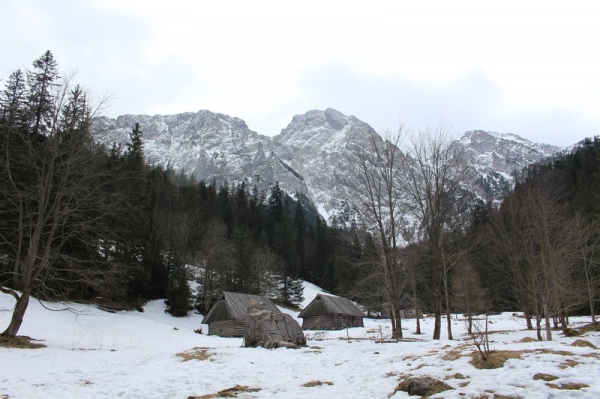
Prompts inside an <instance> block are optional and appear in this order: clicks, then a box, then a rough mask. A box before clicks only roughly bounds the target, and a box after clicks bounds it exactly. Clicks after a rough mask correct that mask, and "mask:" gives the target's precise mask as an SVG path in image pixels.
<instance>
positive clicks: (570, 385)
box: [546, 383, 590, 391]
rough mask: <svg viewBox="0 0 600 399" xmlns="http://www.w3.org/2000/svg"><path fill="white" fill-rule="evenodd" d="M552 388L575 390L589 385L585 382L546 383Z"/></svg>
mask: <svg viewBox="0 0 600 399" xmlns="http://www.w3.org/2000/svg"><path fill="white" fill-rule="evenodd" d="M546 385H548V386H549V387H550V388H552V389H563V390H572V391H576V390H578V389H581V388H589V387H590V386H589V385H586V384H577V383H565V384H558V385H557V384H546Z"/></svg>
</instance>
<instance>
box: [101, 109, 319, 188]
mask: <svg viewBox="0 0 600 399" xmlns="http://www.w3.org/2000/svg"><path fill="white" fill-rule="evenodd" d="M135 123H139V124H140V126H141V128H142V132H143V136H142V137H143V140H144V153H145V155H146V160H147V161H148V162H149V163H151V164H163V165H167V164H169V165H170V166H171V167H172V168H174V169H175V170H182V169H183V170H185V172H186V173H187V174H188V175H191V174H193V175H194V177H195V178H196V179H198V180H205V181H207V182H210V181H212V180H213V179H214V180H215V181H216V182H217V184H219V185H220V184H223V183H224V182H226V181H228V182H230V183H233V182H238V183H241V182H245V183H246V184H248V185H249V186H250V187H253V186H255V185H256V186H257V187H258V189H259V190H266V189H268V188H269V187H270V185H271V184H272V183H273V182H275V181H279V182H280V183H281V185H282V186H283V187H286V188H289V187H294V188H297V189H298V190H300V191H302V192H307V191H308V190H307V188H306V184H305V183H304V182H303V179H302V177H301V176H300V175H299V174H298V173H296V172H295V171H294V170H292V169H291V168H290V167H289V166H288V165H285V164H284V163H282V162H281V161H280V160H279V159H278V158H277V157H276V156H274V155H273V149H272V143H271V140H270V139H269V138H268V137H265V136H261V135H259V134H258V133H256V132H254V131H252V130H250V129H249V128H248V126H247V125H246V123H245V122H244V121H243V120H241V119H239V118H233V117H230V116H228V115H224V114H217V113H213V112H210V111H206V110H204V111H199V112H197V113H191V112H188V113H183V114H177V115H155V116H148V115H123V116H120V117H118V118H117V119H109V118H104V117H103V118H98V119H96V120H95V122H94V128H95V131H96V134H95V137H96V139H97V140H98V141H100V142H102V143H105V144H107V145H110V144H111V143H113V142H116V143H117V144H121V145H124V144H125V143H126V142H128V140H129V133H130V132H131V128H132V126H134V125H135Z"/></svg>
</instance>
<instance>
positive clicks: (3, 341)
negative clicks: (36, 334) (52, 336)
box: [0, 335, 46, 349]
mask: <svg viewBox="0 0 600 399" xmlns="http://www.w3.org/2000/svg"><path fill="white" fill-rule="evenodd" d="M34 341H35V339H33V338H30V337H27V336H24V335H19V336H16V337H5V336H2V335H0V346H1V347H3V348H17V349H39V348H45V347H46V345H44V344H40V343H39V342H34Z"/></svg>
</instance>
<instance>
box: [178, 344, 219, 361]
mask: <svg viewBox="0 0 600 399" xmlns="http://www.w3.org/2000/svg"><path fill="white" fill-rule="evenodd" d="M209 349H210V348H201V347H196V348H193V349H191V350H189V351H187V352H180V353H176V354H175V356H179V357H180V358H182V359H183V360H182V361H183V362H187V361H190V360H200V361H202V360H207V359H209V358H210V357H211V356H212V355H213V354H212V353H208V351H209Z"/></svg>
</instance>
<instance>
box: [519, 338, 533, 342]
mask: <svg viewBox="0 0 600 399" xmlns="http://www.w3.org/2000/svg"><path fill="white" fill-rule="evenodd" d="M519 342H522V343H526V342H537V339H535V338H531V337H524V338H521V339H520V340H519Z"/></svg>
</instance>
